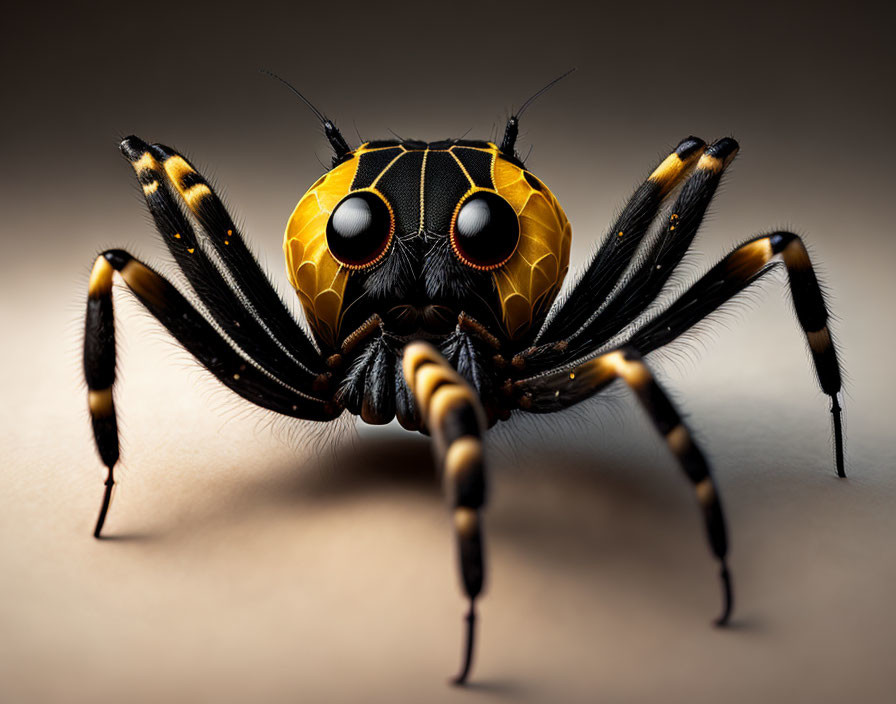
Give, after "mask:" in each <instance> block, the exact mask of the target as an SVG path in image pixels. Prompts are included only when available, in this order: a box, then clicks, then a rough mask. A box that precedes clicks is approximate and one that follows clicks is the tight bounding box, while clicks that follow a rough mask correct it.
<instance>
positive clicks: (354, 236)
mask: <svg viewBox="0 0 896 704" xmlns="http://www.w3.org/2000/svg"><path fill="white" fill-rule="evenodd" d="M393 229H394V225H393V223H392V212H391V211H390V210H389V206H388V205H386V202H385V201H384V200H383V199H382V198H381V197H380V196H378V195H377V194H376V193H374V192H373V191H358V192H356V193H349V194H348V195H347V196H346V197H345V198H343V199H342V200H341V201H339V204H338V205H337V206H336V207H335V208H334V209H333V213H332V214H331V215H330V220H329V222H327V247H328V248H329V249H330V254H332V255H333V257H334V258H335V259H336V261H338V262H339V263H340V264H342V265H343V266H346V267H348V268H349V269H362V268H364V267H367V266H370V265H371V264H375V263H376V262H378V261H379V260H380V259H381V258H382V256H383V255H384V254H385V253H386V250H387V249H389V243H390V242H391V241H392V230H393Z"/></svg>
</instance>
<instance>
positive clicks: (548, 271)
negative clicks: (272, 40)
mask: <svg viewBox="0 0 896 704" xmlns="http://www.w3.org/2000/svg"><path fill="white" fill-rule="evenodd" d="M358 194H365V195H367V196H368V197H370V196H373V197H374V199H375V200H374V205H376V203H377V202H382V203H383V204H385V206H386V207H385V208H383V209H382V211H381V212H382V214H383V217H384V221H383V222H382V223H381V228H380V229H379V231H377V228H376V227H372V228H371V230H372V231H373V232H374V234H375V235H376V236H375V237H373V238H372V241H371V242H370V243H369V244H368V247H367V248H368V249H369V251H363V250H362V251H361V252H360V254H359V255H358V256H357V257H355V259H354V260H353V261H352V263H351V264H347V263H346V261H345V257H344V256H343V258H342V260H341V261H340V260H339V259H337V257H339V256H340V254H342V253H337V254H335V256H334V253H332V252H331V250H330V248H329V247H328V234H327V224H328V223H329V222H330V221H331V218H332V217H333V213H334V211H335V209H336V208H337V206H338V205H339V204H340V203H341V202H343V201H345V200H348V199H350V198H351V197H352V196H353V195H355V196H357V195H358ZM493 194H497V195H498V196H499V197H500V198H501V199H503V200H504V201H506V203H507V204H508V205H509V206H510V207H509V208H506V215H507V218H508V219H513V220H514V221H515V222H513V223H512V224H513V225H514V227H516V230H514V229H513V228H512V227H511V228H507V229H506V230H502V231H501V232H499V233H496V234H495V235H494V236H493V237H492V238H491V239H492V240H493V243H492V246H494V241H498V243H499V244H500V245H502V246H500V247H497V251H496V252H495V253H494V255H493V254H492V252H491V251H477V252H476V255H477V257H476V258H473V257H472V256H471V255H470V254H469V253H467V252H465V250H463V249H462V247H463V243H458V242H456V241H455V237H454V236H453V232H452V231H453V229H454V228H455V227H456V225H457V223H456V220H457V218H458V217H463V216H460V215H459V213H460V211H461V209H462V206H464V205H467V204H468V203H469V202H470V201H476V198H477V196H483V195H485V196H491V195H493ZM477 202H478V201H477ZM475 204H476V203H474V206H475ZM499 204H500V201H499ZM359 205H361V204H360V203H359ZM474 209H475V208H473V209H471V210H474ZM465 212H466V211H465ZM499 214H500V213H499ZM474 215H475V213H474ZM517 223H518V224H517ZM375 224H376V223H374V225H375ZM505 233H506V234H505ZM331 235H332V233H331ZM571 236H572V235H571V228H570V225H569V222H568V221H567V219H566V216H565V214H564V213H563V209H562V208H561V207H560V204H559V203H558V202H557V199H556V198H555V197H554V195H553V194H552V193H551V192H550V190H549V189H548V188H547V187H546V186H545V185H544V184H543V183H541V181H539V180H538V179H537V178H536V177H535V176H534V175H533V174H532V173H531V172H530V171H527V170H526V169H525V167H524V166H523V164H521V163H520V162H519V161H518V160H517V159H516V158H515V157H513V156H508V155H505V154H503V153H502V152H501V151H500V150H499V148H498V147H497V146H496V145H495V144H493V143H491V142H480V141H472V140H465V141H462V140H444V141H442V142H431V143H425V142H419V141H415V140H403V141H380V142H368V143H365V144H362V145H361V146H360V147H359V148H358V149H356V150H354V151H352V152H351V153H350V154H349V155H347V156H346V157H344V158H343V160H341V161H340V163H339V164H338V165H337V166H336V167H335V168H334V169H333V170H332V171H330V172H329V173H327V174H325V175H324V176H323V177H321V179H319V180H318V181H317V183H315V184H314V185H313V186H312V187H311V188H310V189H309V191H308V192H307V193H306V194H305V195H304V196H303V197H302V198H301V200H300V201H299V204H298V205H297V206H296V208H295V211H294V212H293V215H292V217H291V218H290V220H289V223H288V224H287V227H286V236H285V239H284V244H283V248H284V252H285V255H286V263H287V272H288V274H289V278H290V282H291V283H292V285H293V287H295V289H296V291H297V292H298V294H299V298H300V299H301V301H302V305H303V307H304V309H305V315H306V318H307V320H308V321H309V323H310V325H311V327H312V330H313V332H314V335H315V339H316V341H317V343H318V346H319V347H320V348H321V350H322V351H323V352H324V354H326V356H328V357H329V356H330V355H337V358H335V359H334V360H333V363H331V367H335V368H336V369H335V370H334V371H331V374H336V375H337V376H336V378H333V379H332V384H331V386H333V387H334V388H336V389H337V393H336V400H337V401H338V402H339V403H341V404H343V405H344V406H345V407H346V408H347V409H348V410H349V411H350V412H352V413H355V414H358V415H361V416H362V417H363V419H364V420H365V421H367V422H368V423H388V422H389V421H390V420H392V418H393V417H394V416H395V415H396V413H397V415H398V419H399V421H400V422H401V424H402V425H403V426H404V427H406V428H414V429H415V428H419V427H421V426H420V418H419V416H418V415H416V414H415V412H414V409H413V406H412V404H411V403H409V400H410V396H409V394H408V392H407V387H406V384H405V382H404V378H403V376H402V371H401V364H400V360H401V356H402V351H403V349H404V346H405V344H406V343H407V342H409V341H411V340H414V339H424V340H428V341H430V342H432V343H433V344H434V345H436V346H437V347H438V348H439V350H440V351H441V352H442V353H443V354H445V355H447V357H448V359H449V360H450V361H451V362H452V363H453V364H454V366H455V367H458V366H461V367H463V368H464V369H466V370H469V371H470V373H469V374H468V375H467V376H468V377H469V381H470V382H471V383H472V384H473V385H474V388H475V390H476V391H477V392H478V394H479V396H480V397H483V398H489V397H490V396H491V395H492V392H493V391H494V387H495V386H496V385H495V384H494V383H493V380H494V379H495V378H497V377H499V376H500V374H498V373H497V370H496V369H495V359H494V358H495V357H496V356H497V357H498V364H500V360H501V359H504V358H506V359H510V358H512V357H513V356H514V355H515V354H517V353H518V352H520V351H522V350H523V349H526V348H527V347H529V346H530V345H531V344H532V341H533V339H534V337H535V334H536V333H537V332H538V330H539V326H540V325H541V323H542V322H543V320H544V317H545V315H546V313H547V311H548V308H549V307H550V304H551V303H552V302H553V300H554V297H555V296H556V294H557V291H558V289H559V288H560V285H561V284H562V282H563V278H564V276H565V274H566V271H567V268H568V265H569V247H570V241H571ZM329 239H330V240H332V237H331V238H329ZM505 239H506V240H507V241H506V242H504V241H503V240H505ZM490 255H491V256H490ZM461 315H463V319H462V320H461V324H460V327H459V318H460V316H461ZM359 331H360V333H359ZM486 331H487V332H486ZM347 340H348V341H349V343H348V344H347ZM474 369H476V370H477V373H475V374H474V373H473V370H474ZM340 370H347V371H346V373H345V376H344V377H341V375H339V371H340ZM384 378H385V379H386V380H387V383H381V382H382V380H383V379H384ZM393 378H394V381H393ZM488 407H489V409H490V411H492V412H493V413H494V412H499V409H498V408H497V407H496V406H495V404H494V403H491V402H489V404H488ZM508 411H509V409H507V408H501V409H500V412H503V413H505V414H506V413H507V412H508ZM491 417H492V418H493V417H494V416H493V415H492V416H491Z"/></svg>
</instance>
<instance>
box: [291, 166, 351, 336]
mask: <svg viewBox="0 0 896 704" xmlns="http://www.w3.org/2000/svg"><path fill="white" fill-rule="evenodd" d="M358 161H359V160H358V159H351V160H350V161H346V162H345V163H343V164H340V165H339V166H337V167H336V168H335V169H333V170H332V171H329V172H327V173H326V174H325V175H324V176H323V177H322V178H321V179H319V180H318V181H317V182H316V183H315V185H314V186H312V187H311V188H310V189H309V190H308V191H307V192H306V193H305V194H304V195H303V196H302V198H301V200H299V202H298V204H297V205H296V207H295V209H294V210H293V212H292V215H291V216H290V218H289V222H288V223H287V225H286V232H285V233H284V235H283V253H284V255H285V256H286V272H287V274H288V276H289V282H290V283H291V284H292V286H293V288H294V289H295V290H296V293H297V294H298V296H299V300H300V301H301V303H302V308H303V309H304V311H305V317H306V319H307V320H308V323H309V325H310V326H311V327H312V329H313V330H314V332H315V334H316V335H317V336H318V337H319V338H320V339H321V340H322V341H324V342H326V343H327V344H330V345H333V346H334V347H338V343H339V340H338V339H337V337H338V333H339V327H340V323H341V320H342V307H343V297H344V295H345V288H346V283H347V282H348V277H349V273H350V272H349V270H348V269H346V268H345V267H343V266H342V265H341V264H340V263H339V262H337V261H336V260H335V259H334V258H333V255H332V254H330V250H329V249H328V248H327V234H326V231H327V221H328V220H329V217H330V214H331V213H332V212H333V209H334V208H335V207H336V205H337V204H338V203H339V201H340V200H342V198H343V197H345V195H346V194H347V193H348V192H349V191H350V190H351V184H352V180H353V179H354V176H355V172H356V171H357V169H358Z"/></svg>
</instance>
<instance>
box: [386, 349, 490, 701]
mask: <svg viewBox="0 0 896 704" xmlns="http://www.w3.org/2000/svg"><path fill="white" fill-rule="evenodd" d="M402 366H403V370H404V376H405V379H406V381H407V383H408V387H409V388H410V389H411V392H412V393H413V394H414V398H415V399H416V401H417V406H418V407H419V408H420V413H421V416H422V418H423V420H424V423H425V425H426V428H427V429H428V430H429V432H430V434H431V435H432V437H433V454H434V455H435V460H436V464H437V465H438V466H439V467H440V468H441V470H442V473H443V477H444V482H445V489H446V493H447V495H448V500H449V502H450V505H451V508H452V510H453V513H454V516H453V517H454V529H455V532H456V533H457V545H458V555H459V558H460V571H461V578H462V581H463V585H464V591H465V592H466V594H467V597H468V598H469V599H470V610H469V612H468V614H467V619H466V620H467V636H466V646H465V649H464V660H463V664H462V666H461V670H460V673H459V674H458V675H457V677H456V678H455V679H454V682H455V684H464V682H466V679H467V675H469V673H470V667H471V665H472V662H473V637H474V633H475V627H476V610H475V602H476V597H478V596H479V594H480V592H481V591H482V585H483V581H484V577H485V570H484V563H483V556H482V525H481V515H480V512H481V509H482V507H483V505H484V504H485V491H486V487H485V468H484V465H483V459H482V433H483V431H484V428H485V414H484V413H483V410H482V404H481V403H480V401H479V399H478V398H477V396H476V393H475V392H474V391H473V389H472V388H471V387H470V385H469V384H468V383H467V382H466V381H465V380H464V379H463V377H461V376H460V374H458V373H457V372H456V371H455V370H454V369H453V368H452V367H451V365H450V364H448V362H447V361H446V360H445V358H444V357H442V355H441V354H439V352H438V351H437V350H436V349H435V348H434V347H432V345H429V344H428V343H425V342H414V343H411V344H409V345H408V346H407V347H405V350H404V359H403V365H402Z"/></svg>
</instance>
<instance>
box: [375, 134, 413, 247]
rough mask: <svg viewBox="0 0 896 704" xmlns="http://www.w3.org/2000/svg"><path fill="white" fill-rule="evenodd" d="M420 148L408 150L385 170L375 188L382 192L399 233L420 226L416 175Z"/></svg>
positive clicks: (404, 233) (404, 232) (407, 232)
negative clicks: (389, 206)
mask: <svg viewBox="0 0 896 704" xmlns="http://www.w3.org/2000/svg"><path fill="white" fill-rule="evenodd" d="M422 167H423V152H419V151H415V152H408V153H407V154H404V155H402V156H400V157H399V158H398V159H397V160H396V161H395V163H394V164H392V166H390V167H389V168H388V170H386V172H385V173H384V174H383V175H382V177H381V178H380V180H379V181H377V184H376V187H377V190H378V191H379V192H380V193H382V194H383V195H384V196H386V199H387V200H388V201H389V204H390V205H391V206H392V211H393V212H394V214H395V233H396V234H397V235H398V236H399V237H400V236H402V235H408V234H412V233H416V232H418V231H419V229H420V176H421V171H422Z"/></svg>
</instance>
